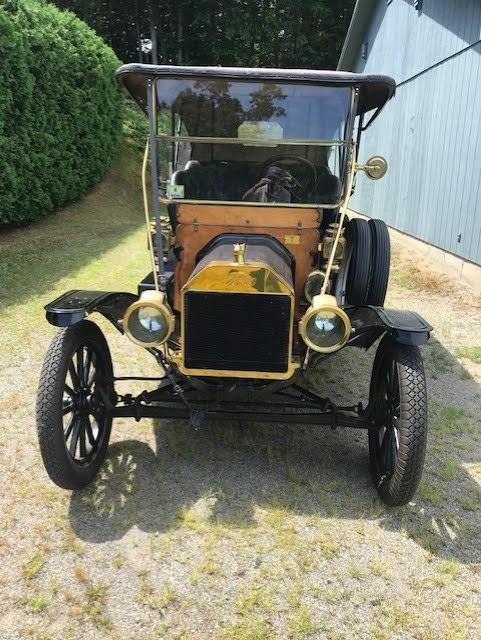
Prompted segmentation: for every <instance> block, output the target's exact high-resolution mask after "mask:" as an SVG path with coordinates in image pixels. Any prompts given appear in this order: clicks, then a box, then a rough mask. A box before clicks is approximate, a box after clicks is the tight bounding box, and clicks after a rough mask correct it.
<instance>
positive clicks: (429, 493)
mask: <svg viewBox="0 0 481 640" xmlns="http://www.w3.org/2000/svg"><path fill="white" fill-rule="evenodd" d="M418 494H419V496H420V497H421V498H422V499H423V500H427V501H428V502H430V503H431V504H433V505H434V506H436V507H439V506H441V505H442V504H443V503H444V502H445V499H446V496H445V494H444V491H443V490H442V487H441V486H440V484H439V483H437V484H435V483H432V482H427V481H426V480H424V481H423V482H422V483H421V484H420V486H419V489H418Z"/></svg>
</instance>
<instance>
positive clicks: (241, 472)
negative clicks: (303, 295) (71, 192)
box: [0, 216, 481, 640]
mask: <svg viewBox="0 0 481 640" xmlns="http://www.w3.org/2000/svg"><path fill="white" fill-rule="evenodd" d="M63 222H65V220H64V219H62V217H61V216H60V217H58V222H55V221H54V222H49V223H48V224H46V225H45V227H42V225H40V227H39V230H38V234H40V235H39V236H38V234H37V236H36V237H37V238H38V237H40V239H41V238H42V233H44V234H47V233H48V234H49V237H52V234H53V237H54V239H55V233H60V231H55V229H57V226H56V225H58V228H60V226H61V225H62V223H63ZM43 229H44V230H43ZM23 237H24V236H21V235H20V234H19V235H18V237H17V236H15V238H14V240H15V242H27V240H21V239H19V238H23ZM9 242H13V240H12V239H11V238H10V236H9V237H7V238H6V240H5V241H4V244H3V245H2V244H1V243H0V251H1V250H2V246H3V247H5V246H7V245H8V243H9ZM144 242H145V238H144V235H143V232H140V231H136V230H134V231H130V232H129V233H128V234H126V235H125V236H124V237H123V238H122V239H121V240H119V244H118V245H117V246H110V247H108V248H106V250H105V252H104V253H103V254H101V255H98V254H96V255H95V258H92V260H95V265H96V266H95V273H96V281H95V282H96V283H98V284H99V288H107V287H108V286H110V285H112V282H113V281H114V278H113V275H112V269H113V267H112V265H113V264H115V265H116V266H115V269H117V270H118V269H120V268H121V267H122V260H123V259H124V258H123V256H126V255H129V256H130V255H131V253H132V252H137V251H139V252H140V251H144ZM0 257H1V256H0ZM44 259H45V254H43V253H42V251H38V253H36V254H35V256H34V257H33V258H32V261H31V262H30V265H29V267H28V273H27V272H25V271H23V272H22V270H21V267H19V269H20V271H19V275H18V277H19V278H33V279H35V277H36V275H35V274H36V267H35V265H36V264H37V263H36V261H38V265H40V263H41V261H42V260H44ZM394 260H395V263H394V264H395V268H394V270H393V274H392V278H391V285H390V293H389V305H392V306H398V307H400V308H410V309H413V310H415V311H418V312H419V313H421V314H422V315H423V316H425V318H426V319H427V320H428V321H429V322H431V323H432V324H433V325H434V327H435V332H434V335H433V337H432V339H431V341H430V343H429V345H428V346H426V347H425V348H424V349H423V353H424V357H425V361H426V367H427V373H428V386H429V396H430V435H429V444H428V453H427V463H426V468H425V473H424V477H423V483H422V485H421V487H420V490H419V492H418V494H417V496H416V497H415V500H414V501H413V502H412V503H411V504H409V505H408V506H406V507H403V508H399V509H389V508H386V507H385V506H383V505H382V504H381V503H380V501H379V499H378V498H377V495H376V492H375V490H374V489H373V487H372V486H371V482H370V478H369V472H368V455H367V436H366V434H364V433H363V432H360V433H358V432H354V431H353V430H338V431H331V430H328V429H321V428H319V429H315V428H312V427H294V426H289V427H288V426H282V425H279V426H274V425H262V424H257V425H247V426H243V427H241V426H238V425H235V424H225V425H221V424H211V425H206V426H205V427H203V429H202V430H201V431H199V432H193V431H192V430H191V428H190V427H189V426H188V425H187V424H185V423H181V422H166V421H150V420H145V421H142V422H141V423H135V422H134V421H122V420H119V421H118V422H117V423H116V425H114V431H113V438H112V442H111V446H110V449H109V456H108V462H107V463H106V465H105V466H104V469H103V471H102V473H101V475H100V477H99V479H98V481H97V482H96V483H95V484H94V485H93V486H91V487H89V488H87V489H85V490H83V491H78V492H74V493H69V492H65V491H62V490H60V489H58V488H57V487H55V486H54V485H52V484H51V483H50V481H49V480H48V478H47V476H46V474H45V472H44V470H43V467H42V465H41V461H40V457H39V453H38V449H37V444H36V435H35V424H34V399H35V389H36V384H37V379H38V374H39V369H40V366H41V360H42V357H43V353H44V351H45V349H46V346H47V344H48V342H49V340H50V339H51V336H52V334H53V330H52V328H51V327H49V326H48V325H47V323H46V322H44V320H43V314H42V311H41V305H42V304H43V303H45V302H46V301H48V300H49V299H51V298H52V297H53V296H54V295H56V293H57V292H58V291H62V290H64V289H67V288H74V287H75V286H85V285H87V283H86V282H85V280H86V277H85V274H84V273H83V272H82V271H81V269H80V268H78V267H76V268H72V269H69V270H68V275H66V276H65V277H63V278H59V279H58V281H56V282H55V285H54V286H52V289H54V291H48V290H41V291H38V292H36V291H35V287H32V289H31V290H30V292H29V293H28V294H25V295H22V296H19V297H18V299H15V297H14V299H12V298H11V299H7V300H6V303H5V304H4V306H3V308H2V311H1V319H2V324H1V325H0V326H1V331H2V334H1V335H0V346H1V349H0V357H1V358H2V380H1V386H0V393H1V396H2V405H1V406H2V412H1V416H0V447H1V448H0V451H1V453H2V456H3V464H2V467H1V471H0V479H1V481H0V511H1V513H2V517H1V521H0V556H1V564H0V596H1V597H0V638H1V639H2V640H13V639H16V638H32V639H34V640H47V639H55V640H56V639H59V640H60V639H61V640H68V639H79V640H80V639H81V640H93V639H95V640H99V639H102V638H111V639H117V638H118V639H119V640H120V639H122V640H130V639H132V640H133V639H134V638H135V639H138V638H141V639H145V640H150V639H154V638H159V639H160V638H168V639H174V638H175V639H177V640H181V639H182V640H187V639H196V640H203V639H207V638H208V639H209V640H213V639H214V640H221V639H239V640H264V639H270V638H319V639H320V638H330V639H331V640H334V639H336V640H340V639H346V640H347V639H352V638H356V639H357V640H363V639H365V640H371V639H374V640H382V639H386V640H387V639H389V640H394V639H396V638H402V639H407V638H415V639H424V638H425V639H430V640H431V639H437V638H439V639H441V638H442V639H443V640H464V639H475V638H478V639H479V638H481V621H480V616H479V612H480V610H481V518H480V513H481V511H480V507H481V500H480V495H481V493H480V491H481V490H480V482H481V437H480V433H481V432H480V424H481V423H480V418H479V414H480V411H479V410H480V407H481V387H480V385H481V364H480V362H481V355H480V356H479V359H478V356H477V355H476V354H477V353H478V351H477V350H476V348H475V347H478V349H479V345H481V313H480V309H481V301H480V300H479V298H476V296H474V294H473V293H472V292H470V291H469V290H468V289H464V288H461V287H459V286H458V285H456V284H455V283H453V282H452V281H451V280H449V278H448V277H447V276H445V275H444V274H443V273H442V272H439V271H436V269H435V268H434V267H433V266H432V265H430V264H429V263H427V262H423V261H422V260H421V259H419V258H418V257H416V256H413V255H412V254H408V253H407V252H404V251H403V250H401V249H400V248H399V247H397V248H396V251H395V258H394ZM142 264H143V263H142ZM119 265H120V266H119ZM146 265H147V255H145V265H144V266H146ZM142 268H143V267H142ZM114 275H116V276H117V274H114ZM87 286H90V287H91V286H92V281H90V283H89V285H87ZM101 324H102V326H103V327H104V328H105V329H106V332H108V336H109V340H110V343H111V347H112V351H113V357H114V363H115V365H116V373H117V374H118V375H127V374H131V375H133V374H134V373H136V372H137V373H138V374H140V375H141V374H142V373H144V374H145V373H148V372H149V371H151V368H150V367H151V362H150V356H148V357H147V355H146V354H143V353H141V350H140V349H138V348H136V347H134V346H133V345H131V344H130V343H128V341H126V340H125V339H123V338H122V337H121V336H117V335H114V333H113V330H110V329H109V328H108V327H106V326H105V323H103V322H101ZM457 356H458V357H457ZM372 357H373V353H371V352H370V351H369V352H368V353H367V354H364V353H360V352H358V351H356V350H349V349H346V350H345V351H343V352H342V353H341V354H340V355H339V356H338V357H335V358H332V359H331V360H330V361H328V364H327V365H324V367H323V368H319V369H318V370H316V371H315V372H314V373H313V374H312V375H311V376H310V378H309V380H308V384H310V385H312V386H313V388H316V389H318V390H319V392H320V393H322V394H323V395H330V396H331V397H333V398H342V399H345V400H347V401H352V402H355V401H357V400H358V399H359V397H361V398H362V397H365V394H366V392H367V386H368V381H369V373H370V371H369V370H370V366H371V362H372Z"/></svg>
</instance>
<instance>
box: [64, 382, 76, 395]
mask: <svg viewBox="0 0 481 640" xmlns="http://www.w3.org/2000/svg"><path fill="white" fill-rule="evenodd" d="M64 391H65V393H67V394H68V395H69V396H70V397H71V398H73V397H74V395H75V393H74V390H73V389H72V387H70V386H69V385H68V384H67V383H65V384H64Z"/></svg>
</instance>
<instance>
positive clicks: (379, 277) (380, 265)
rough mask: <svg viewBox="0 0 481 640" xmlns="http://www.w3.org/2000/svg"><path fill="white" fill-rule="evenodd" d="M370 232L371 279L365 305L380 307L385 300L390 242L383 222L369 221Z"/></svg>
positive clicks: (389, 261)
mask: <svg viewBox="0 0 481 640" xmlns="http://www.w3.org/2000/svg"><path fill="white" fill-rule="evenodd" d="M368 224H369V228H370V231H371V251H372V254H371V279H370V282H369V292H368V295H367V304H372V305H375V306H376V307H382V306H383V305H384V300H385V299H386V291H387V285H388V281H389V267H390V265H391V240H390V238H389V231H388V229H387V226H386V223H385V222H384V221H383V220H374V219H372V220H369V223H368Z"/></svg>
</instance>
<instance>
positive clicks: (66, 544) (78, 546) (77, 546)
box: [60, 527, 85, 556]
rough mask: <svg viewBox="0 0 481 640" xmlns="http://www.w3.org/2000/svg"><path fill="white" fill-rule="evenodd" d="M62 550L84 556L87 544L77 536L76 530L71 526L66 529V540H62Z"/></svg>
mask: <svg viewBox="0 0 481 640" xmlns="http://www.w3.org/2000/svg"><path fill="white" fill-rule="evenodd" d="M60 550H61V551H62V552H63V553H68V552H72V553H74V554H75V555H76V556H83V555H84V553H85V546H84V544H83V543H82V542H80V540H79V539H78V538H77V535H76V533H75V531H74V530H73V529H71V528H70V527H69V528H68V529H67V530H66V531H65V535H64V540H63V542H62V546H61V547H60Z"/></svg>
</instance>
